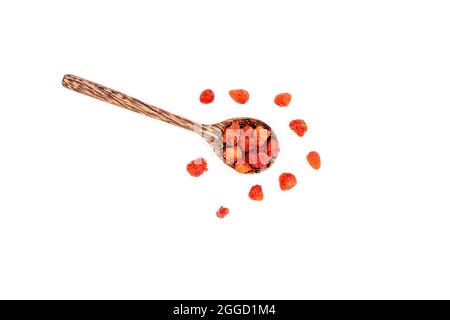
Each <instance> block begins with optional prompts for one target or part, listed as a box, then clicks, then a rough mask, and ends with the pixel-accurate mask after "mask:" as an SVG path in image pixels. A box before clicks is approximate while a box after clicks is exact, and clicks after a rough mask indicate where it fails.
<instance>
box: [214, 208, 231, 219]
mask: <svg viewBox="0 0 450 320" xmlns="http://www.w3.org/2000/svg"><path fill="white" fill-rule="evenodd" d="M229 212H230V210H229V209H228V208H224V207H220V208H219V210H217V212H216V215H217V217H219V218H220V219H223V218H225V216H226V215H227V214H228V213H229Z"/></svg>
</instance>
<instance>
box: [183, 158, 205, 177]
mask: <svg viewBox="0 0 450 320" xmlns="http://www.w3.org/2000/svg"><path fill="white" fill-rule="evenodd" d="M186 170H187V172H189V174H190V175H191V176H193V177H199V176H201V175H202V174H203V172H205V171H207V170H208V164H207V163H206V160H205V159H203V158H197V159H195V160H192V161H191V162H189V163H188V164H187V166H186Z"/></svg>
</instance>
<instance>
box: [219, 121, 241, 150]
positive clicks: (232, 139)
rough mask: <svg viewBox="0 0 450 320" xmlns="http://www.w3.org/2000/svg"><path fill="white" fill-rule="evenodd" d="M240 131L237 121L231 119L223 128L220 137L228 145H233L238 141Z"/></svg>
mask: <svg viewBox="0 0 450 320" xmlns="http://www.w3.org/2000/svg"><path fill="white" fill-rule="evenodd" d="M241 133H242V131H241V130H240V124H239V122H238V121H233V122H232V123H231V124H230V125H229V126H228V127H226V128H225V130H223V133H222V138H223V141H225V143H226V144H227V145H228V146H235V145H236V144H237V143H238V140H239V137H240V135H241Z"/></svg>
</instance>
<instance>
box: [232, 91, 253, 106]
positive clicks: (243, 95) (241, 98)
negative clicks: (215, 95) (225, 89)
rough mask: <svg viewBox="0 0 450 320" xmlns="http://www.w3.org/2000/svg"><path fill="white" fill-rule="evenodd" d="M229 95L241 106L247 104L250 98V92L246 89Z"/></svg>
mask: <svg viewBox="0 0 450 320" xmlns="http://www.w3.org/2000/svg"><path fill="white" fill-rule="evenodd" d="M229 94H230V97H231V98H232V99H233V100H234V101H236V102H237V103H240V104H244V103H246V102H247V101H248V98H249V97H250V95H249V94H248V92H247V91H246V90H244V89H235V90H230V92H229Z"/></svg>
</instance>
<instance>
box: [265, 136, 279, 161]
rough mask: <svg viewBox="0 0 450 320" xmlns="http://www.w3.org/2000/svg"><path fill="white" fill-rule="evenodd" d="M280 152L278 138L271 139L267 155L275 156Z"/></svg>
mask: <svg viewBox="0 0 450 320" xmlns="http://www.w3.org/2000/svg"><path fill="white" fill-rule="evenodd" d="M279 152H280V146H279V145H278V142H277V140H275V139H270V142H269V143H268V144H267V155H269V156H271V157H274V156H276V155H278V153H279Z"/></svg>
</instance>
